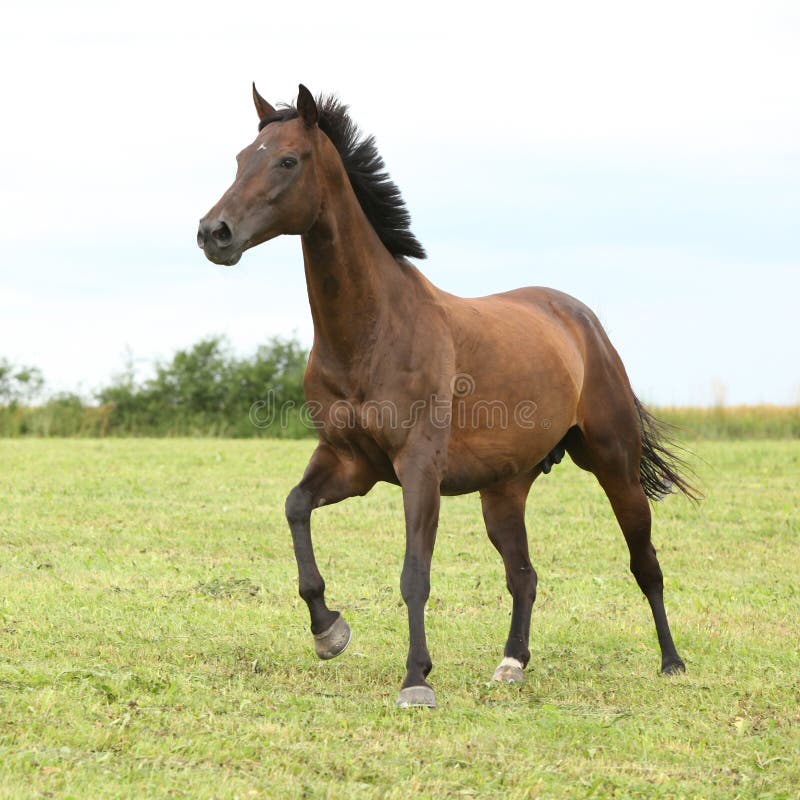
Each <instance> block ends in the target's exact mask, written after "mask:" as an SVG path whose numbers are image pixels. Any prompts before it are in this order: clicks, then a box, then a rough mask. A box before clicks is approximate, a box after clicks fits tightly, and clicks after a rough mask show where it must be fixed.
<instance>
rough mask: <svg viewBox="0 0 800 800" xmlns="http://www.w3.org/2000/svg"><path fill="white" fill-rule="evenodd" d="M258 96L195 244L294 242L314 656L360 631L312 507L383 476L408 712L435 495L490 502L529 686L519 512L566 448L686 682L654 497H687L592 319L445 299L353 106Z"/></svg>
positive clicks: (424, 654)
mask: <svg viewBox="0 0 800 800" xmlns="http://www.w3.org/2000/svg"><path fill="white" fill-rule="evenodd" d="M253 97H254V100H255V106H256V111H257V113H258V118H259V120H260V125H259V133H258V136H257V137H256V139H255V140H254V141H253V143H252V144H250V145H249V146H247V147H246V148H245V149H244V150H242V152H241V153H239V155H238V156H237V162H238V169H237V173H236V179H235V181H234V183H233V185H232V186H231V187H230V188H229V189H228V190H227V191H226V192H225V194H224V195H223V196H222V198H221V199H220V200H219V202H218V203H217V204H216V205H215V206H214V207H213V208H212V209H211V211H209V212H208V214H207V215H206V216H205V217H204V218H203V219H202V220H201V222H200V228H199V230H198V234H197V240H198V244H199V246H200V247H201V248H202V249H203V250H204V252H205V254H206V256H207V257H208V258H209V259H210V260H211V261H213V262H214V263H215V264H227V265H233V264H236V263H237V262H238V261H239V258H240V257H241V255H242V253H243V252H244V251H245V250H247V249H248V248H250V247H255V246H256V245H258V244H261V243H262V242H265V241H267V240H268V239H272V238H274V237H275V236H278V235H280V234H296V235H299V236H300V237H301V242H302V247H303V261H304V264H305V273H306V282H307V285H308V297H309V302H310V304H311V315H312V318H313V321H314V344H313V348H312V350H311V355H310V357H309V362H308V368H307V371H306V375H305V393H306V398H307V400H308V401H309V404H310V406H311V407H312V409H313V411H312V415H313V418H314V421H315V424H316V427H317V428H318V429H319V443H318V445H317V448H316V450H315V451H314V454H313V455H312V457H311V460H310V462H309V464H308V467H307V469H306V471H305V474H304V476H303V479H302V480H301V481H300V483H299V484H298V485H297V486H295V488H294V489H292V491H291V492H290V494H289V496H288V498H287V500H286V516H287V519H288V522H289V526H290V528H291V532H292V539H293V543H294V552H295V556H296V558H297V567H298V571H299V579H300V580H299V584H300V596H301V597H302V598H303V599H304V600H305V602H306V603H307V604H308V609H309V612H310V615H311V632H312V633H313V635H314V643H315V648H316V651H317V654H318V655H319V657H320V658H333V657H334V656H336V655H338V654H339V653H341V652H342V651H343V650H344V648H345V647H346V646H347V644H348V642H349V640H350V628H349V627H348V625H347V623H346V622H345V621H344V619H343V618H342V616H341V615H340V614H339V613H338V612H336V611H332V610H330V609H329V608H328V607H327V605H326V604H325V596H324V591H325V583H324V581H323V579H322V576H321V575H320V572H319V570H318V568H317V564H316V561H315V559H314V550H313V547H312V542H311V529H310V518H311V512H312V510H313V509H315V508H318V507H319V506H322V505H325V504H330V503H338V502H339V501H340V500H344V499H345V498H347V497H352V496H354V495H363V494H365V493H366V492H368V491H369V490H370V489H371V488H372V486H373V485H374V484H375V483H376V482H377V481H388V482H390V483H394V484H399V485H400V486H401V487H402V492H403V505H404V509H405V525H406V553H405V561H404V564H403V571H402V577H401V582H400V586H401V591H402V595H403V599H404V601H405V603H406V605H407V608H408V624H409V638H410V642H409V650H408V659H407V661H406V677H405V680H404V681H403V684H402V689H401V691H400V696H399V699H398V705H401V706H408V705H425V706H434V705H435V698H434V694H433V690H432V689H431V687H430V685H429V684H428V683H427V681H426V678H427V676H428V673H429V672H430V670H431V667H432V664H431V658H430V655H429V653H428V647H427V644H426V639H425V621H424V614H425V603H426V601H427V599H428V595H429V591H430V566H431V557H432V554H433V545H434V540H435V538H436V528H437V523H438V517H439V500H440V496H441V495H442V494H448V495H450V494H452V495H455V494H463V493H466V492H474V491H479V492H480V495H481V501H482V504H483V516H484V520H485V522H486V530H487V532H488V534H489V538H490V540H491V542H492V544H493V545H494V546H495V547H496V548H497V550H498V551H499V552H500V555H501V556H502V558H503V562H504V564H505V571H506V583H507V586H508V590H509V592H510V594H511V597H512V601H513V610H512V616H511V629H510V632H509V635H508V640H507V642H506V646H505V653H504V658H503V660H502V662H501V663H500V665H499V666H498V668H497V669H496V670H495V673H494V678H495V679H496V680H499V681H508V682H511V681H519V680H522V679H523V669H524V667H525V666H526V665H527V663H528V660H529V658H530V651H529V650H528V638H529V632H530V621H531V610H532V606H533V602H534V599H535V597H536V580H537V578H536V572H535V570H534V569H533V567H532V566H531V562H530V560H529V557H528V541H527V535H526V532H525V501H526V498H527V496H528V492H529V490H530V488H531V484H532V483H533V481H534V480H536V478H537V477H538V476H539V475H540V474H541V473H542V472H545V473H547V472H549V471H550V468H551V467H552V465H553V464H555V463H558V462H559V461H560V460H561V458H562V457H563V455H564V453H565V452H568V453H569V454H570V456H571V458H572V460H573V461H574V462H575V463H576V464H577V465H578V466H579V467H581V468H583V469H585V470H589V471H591V472H593V473H594V474H595V476H596V477H597V480H598V481H599V482H600V485H601V486H602V488H603V489H604V491H605V493H606V495H607V496H608V499H609V500H610V502H611V506H612V508H613V510H614V514H615V515H616V517H617V520H618V522H619V525H620V527H621V528H622V532H623V534H624V536H625V540H626V542H627V544H628V548H629V550H630V568H631V571H632V572H633V575H634V576H635V578H636V580H637V582H638V584H639V586H640V587H641V589H642V591H643V592H644V594H645V596H646V597H647V599H648V601H649V603H650V607H651V609H652V612H653V618H654V621H655V626H656V632H657V634H658V641H659V644H660V646H661V670H662V672H664V673H673V672H678V671H683V670H684V669H685V667H684V663H683V661H682V660H681V658H680V656H679V655H678V653H677V651H676V649H675V645H674V643H673V641H672V635H671V634H670V629H669V625H668V623H667V616H666V612H665V610H664V600H663V581H662V574H661V569H660V567H659V564H658V560H657V558H656V551H655V549H654V548H653V545H652V544H651V542H650V507H649V504H648V497H649V498H651V499H659V498H661V497H662V496H663V495H665V494H666V493H668V492H670V491H671V490H672V488H673V487H677V488H678V489H680V490H682V491H683V492H684V493H686V494H688V495H690V496H691V495H692V494H693V489H692V487H691V486H690V485H689V484H688V483H687V482H686V480H685V479H684V478H682V477H681V476H680V475H679V474H678V464H679V462H678V461H677V460H676V459H675V457H674V456H673V455H672V454H671V453H670V452H669V451H668V450H667V447H666V445H665V443H664V440H663V439H662V438H661V436H660V432H659V428H658V426H657V424H656V422H655V420H653V418H652V417H651V416H650V415H649V414H648V413H647V411H646V410H645V409H644V408H643V407H642V405H641V404H640V403H639V401H638V400H637V398H636V397H635V396H634V394H633V391H632V390H631V387H630V384H629V382H628V377H627V375H626V373H625V369H624V367H623V365H622V362H621V360H620V358H619V356H618V354H617V352H616V350H614V348H613V346H612V345H611V343H610V342H609V340H608V337H607V336H606V333H605V331H604V330H603V328H602V326H601V325H600V323H599V321H598V319H597V317H596V316H595V315H594V314H593V313H592V312H591V311H590V310H589V309H588V308H587V307H586V306H585V305H583V304H582V303H580V302H579V301H577V300H575V299H574V298H572V297H569V296H568V295H565V294H562V293H561V292H557V291H554V290H553V289H545V288H541V287H529V288H524V289H517V290H515V291H511V292H505V293H503V294H496V295H491V296H489V297H482V298H477V299H463V298H460V297H455V296H454V295H451V294H448V293H447V292H443V291H442V290H440V289H438V288H436V287H435V286H434V285H433V284H431V283H430V282H429V281H428V280H427V279H426V278H425V277H424V276H423V275H422V274H421V273H420V272H419V271H418V270H417V269H416V268H415V267H414V266H412V264H411V263H409V261H407V260H406V258H407V257H409V256H410V257H414V258H424V257H425V252H424V250H423V249H422V247H421V245H420V244H419V242H418V241H417V240H416V238H415V237H414V236H413V234H412V233H411V231H410V230H409V215H408V212H407V211H406V209H405V206H404V204H403V201H402V198H401V197H400V193H399V191H398V189H397V187H396V186H395V185H394V184H393V183H392V182H391V180H390V179H389V176H388V174H387V173H386V171H385V168H384V164H383V161H382V159H381V158H380V156H379V155H378V153H377V151H376V149H375V143H374V140H373V139H372V138H371V137H370V138H363V137H361V135H360V134H359V132H358V130H357V129H356V127H355V126H354V124H353V123H352V121H351V119H350V118H349V116H348V115H347V108H346V106H343V105H341V104H340V103H339V102H338V101H336V100H335V99H334V98H320V99H319V100H317V101H315V100H314V98H313V97H312V95H311V94H310V93H309V91H308V90H307V89H306V88H305V87H304V86H302V85H301V86H300V91H299V94H298V98H297V105H296V107H292V106H284V107H280V108H278V109H276V108H274V107H273V106H271V105H270V104H269V103H268V102H267V101H266V100H264V99H263V98H262V97H261V96H260V95H259V94H258V92H257V91H256V89H255V86H253Z"/></svg>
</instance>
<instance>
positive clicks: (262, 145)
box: [256, 142, 267, 150]
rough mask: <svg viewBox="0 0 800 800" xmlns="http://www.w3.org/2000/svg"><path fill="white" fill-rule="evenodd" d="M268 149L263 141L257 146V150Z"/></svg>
mask: <svg viewBox="0 0 800 800" xmlns="http://www.w3.org/2000/svg"><path fill="white" fill-rule="evenodd" d="M266 149H267V148H266V147H264V142H261V144H260V145H259V146H258V147H257V148H256V150H266Z"/></svg>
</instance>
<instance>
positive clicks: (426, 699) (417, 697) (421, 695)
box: [397, 686, 436, 708]
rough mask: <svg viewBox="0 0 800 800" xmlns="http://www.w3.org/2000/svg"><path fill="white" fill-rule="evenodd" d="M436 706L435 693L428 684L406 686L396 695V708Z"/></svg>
mask: <svg viewBox="0 0 800 800" xmlns="http://www.w3.org/2000/svg"><path fill="white" fill-rule="evenodd" d="M414 706H421V707H423V708H436V695H434V693H433V689H431V687H430V686H407V687H406V688H405V689H401V690H400V694H399V695H398V697H397V707H398V708H412V707H414Z"/></svg>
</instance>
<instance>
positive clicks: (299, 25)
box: [0, 0, 800, 404]
mask: <svg viewBox="0 0 800 800" xmlns="http://www.w3.org/2000/svg"><path fill="white" fill-rule="evenodd" d="M3 17H4V18H3V25H2V29H1V30H0V82H1V83H2V98H3V102H4V106H5V108H4V112H5V113H4V114H3V117H4V122H3V123H2V127H0V131H1V133H0V137H1V138H0V145H1V146H0V220H2V224H1V225H0V248H1V249H0V253H1V254H2V255H0V357H4V358H7V359H9V360H11V361H13V362H14V363H18V364H32V365H37V366H39V367H40V368H41V369H42V370H43V372H44V374H45V378H46V380H47V382H48V385H49V387H50V388H51V390H53V391H78V392H80V393H82V394H84V395H85V396H87V397H91V395H92V393H93V392H94V391H96V390H97V389H98V388H99V387H100V386H103V385H105V384H107V383H108V381H109V380H111V378H112V376H113V375H114V374H116V373H119V372H121V371H122V370H123V368H124V365H125V363H126V360H127V359H128V358H133V360H134V363H135V364H136V367H137V370H138V372H139V374H140V376H141V377H145V376H146V375H147V374H149V371H150V370H151V369H152V364H153V363H154V362H155V361H156V360H159V359H161V360H164V359H168V358H169V357H170V356H171V355H172V354H173V353H174V352H175V350H176V349H178V348H183V347H188V346H190V345H191V344H193V343H194V342H196V341H197V340H198V339H200V338H201V337H204V336H207V335H215V334H220V335H224V336H227V337H228V339H229V340H230V342H231V343H232V345H233V347H234V348H235V350H236V351H237V352H240V353H241V354H247V353H250V352H252V351H253V350H254V349H255V347H256V346H258V345H259V344H262V343H264V342H265V341H266V340H267V339H268V338H269V337H271V336H274V335H282V336H291V335H294V336H297V337H298V338H299V339H300V340H301V341H302V342H303V343H305V344H306V345H310V344H311V340H312V335H313V331H312V325H311V317H310V313H309V310H308V302H307V297H306V290H305V283H304V275H303V268H302V258H301V253H300V242H299V240H298V239H297V238H296V237H282V238H280V239H278V240H274V241H272V242H268V243H266V244H265V245H262V246H260V247H258V248H255V249H253V250H251V251H249V252H247V253H245V255H244V257H243V258H242V260H241V262H240V263H239V265H238V266H236V267H235V268H225V267H218V266H215V265H213V264H211V263H210V262H209V261H207V260H206V258H205V257H204V256H203V254H202V252H201V251H200V250H199V249H197V247H196V243H195V235H196V230H197V222H198V220H199V218H200V217H201V216H203V214H204V213H205V212H206V211H207V210H208V209H209V208H210V207H211V206H212V205H213V204H214V203H215V202H216V200H217V199H218V198H219V196H220V195H221V194H222V192H223V191H224V190H225V189H226V188H227V187H228V185H229V184H230V182H231V181H232V179H233V176H234V172H235V155H236V153H237V152H238V151H239V150H240V149H241V148H242V147H243V146H244V145H246V144H248V143H249V142H250V141H251V140H252V139H253V138H254V136H255V133H256V126H257V119H256V115H255V111H254V109H253V105H252V100H251V97H250V84H251V81H256V83H257V85H258V88H259V91H260V92H261V94H262V95H263V96H264V97H266V98H267V99H268V100H270V102H273V103H277V102H279V101H291V100H292V99H294V97H295V96H296V92H297V85H298V83H299V82H302V83H304V84H305V85H307V86H308V87H309V88H310V89H311V90H312V92H314V93H315V94H316V93H321V92H331V91H333V92H336V93H337V94H338V95H339V96H340V98H341V99H342V100H343V101H345V102H346V103H348V104H349V106H350V108H351V114H352V116H353V118H354V120H355V121H356V122H357V123H358V124H359V127H360V128H361V129H362V130H363V131H364V132H366V133H372V134H374V135H375V136H376V139H377V142H378V147H379V150H380V152H381V154H382V155H383V157H384V159H385V161H386V164H387V167H388V169H389V171H390V173H391V175H392V178H393V179H394V180H395V181H396V183H397V184H398V185H399V186H400V188H401V190H402V192H403V196H404V197H405V199H406V202H407V204H408V207H409V210H410V212H411V215H412V230H413V231H414V233H415V234H416V235H417V237H418V238H419V239H420V240H421V241H422V243H423V244H424V246H425V248H426V250H427V252H428V259H427V260H426V261H422V262H419V263H418V266H419V267H420V268H421V269H422V270H423V272H425V274H426V275H427V276H428V277H429V278H430V279H431V280H432V281H433V282H434V283H435V284H437V285H438V286H440V287H442V288H443V289H446V290H447V291H450V292H453V293H455V294H461V295H466V296H477V295H484V294H489V293H492V292H495V291H504V290H507V289H511V288H514V287H516V286H523V285H546V286H553V287H555V288H558V289H561V290H563V291H566V292H568V293H570V294H573V295H575V296H577V297H579V298H580V299H581V300H583V301H584V302H586V303H587V304H588V305H590V306H591V307H592V308H593V309H594V310H595V311H596V312H597V313H598V314H599V316H600V318H601V320H602V321H603V323H604V325H605V326H606V328H607V330H608V332H609V335H610V336H611V339H612V341H613V342H614V344H615V345H616V347H617V349H618V350H619V352H620V354H621V355H622V358H623V360H624V362H625V364H626V367H627V370H628V374H629V376H630V378H631V382H632V384H633V386H634V389H635V391H636V392H637V394H639V395H640V396H641V397H642V398H643V399H645V400H647V401H649V402H652V403H658V404H712V403H716V402H720V401H723V400H724V401H725V402H727V403H730V404H738V403H761V402H769V403H780V404H786V403H797V402H800V321H799V320H800V314H798V306H799V305H800V224H798V223H799V222H800V80H798V76H800V4H798V3H797V2H771V1H770V0H759V1H758V2H755V1H754V2H736V1H735V0H733V1H730V0H729V1H728V2H708V1H706V0H694V2H683V1H682V0H677V1H676V2H671V3H668V4H665V3H659V4H655V3H645V2H641V0H636V2H620V0H609V1H608V2H604V3H596V2H572V1H570V0H566V1H565V2H559V3H553V2H547V3H545V2H538V0H534V1H533V2H527V3H519V4H516V3H507V2H495V3H492V4H482V5H481V6H475V7H474V10H473V6H471V5H470V4H464V3H437V4H434V3H430V2H425V3H422V2H405V3H403V4H400V5H398V4H380V3H375V2H369V3H365V2H364V3H362V2H356V3H346V2H342V3H330V2H324V3H318V2H303V3H297V4H284V5H282V6H279V5H278V4H270V3H264V2H259V3H255V2H241V1H240V0H229V2H226V3H223V4H220V3H205V2H194V3H192V4H186V5H184V4H181V3H172V4H168V3H164V2H160V3H155V2H150V0H144V1H143V2H137V3H135V4H113V3H107V2H102V3H101V2H97V3H95V2H80V1H79V0H77V1H76V2H74V3H70V4H64V3H55V2H41V3H36V4H21V3H15V4H11V5H10V6H9V7H8V8H7V9H5V10H4V14H3Z"/></svg>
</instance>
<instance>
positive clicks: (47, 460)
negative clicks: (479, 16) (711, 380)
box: [0, 439, 800, 800]
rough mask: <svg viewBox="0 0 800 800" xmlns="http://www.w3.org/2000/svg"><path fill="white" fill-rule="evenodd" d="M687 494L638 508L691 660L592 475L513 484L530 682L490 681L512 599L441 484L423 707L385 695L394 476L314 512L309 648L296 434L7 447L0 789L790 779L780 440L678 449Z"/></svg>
mask: <svg viewBox="0 0 800 800" xmlns="http://www.w3.org/2000/svg"><path fill="white" fill-rule="evenodd" d="M693 446H694V447H695V449H696V450H697V451H698V454H699V456H700V457H701V459H702V460H700V461H698V470H699V472H700V474H701V476H702V478H703V481H704V484H705V488H706V491H707V499H706V500H705V501H704V502H703V504H702V505H701V506H700V508H699V509H695V508H693V507H692V506H690V505H689V504H688V503H687V502H685V501H684V500H682V499H681V498H670V499H668V500H667V501H665V502H664V503H661V504H659V505H658V506H657V509H656V512H655V527H654V531H655V533H654V539H655V543H656V546H657V547H658V549H659V554H660V558H661V562H662V567H663V569H664V572H665V574H666V576H667V579H666V588H667V606H668V610H669V611H670V615H671V621H672V627H673V632H674V634H675V638H676V642H677V644H678V648H679V650H680V651H681V653H682V655H683V656H684V658H685V659H686V662H687V665H688V669H689V672H688V673H687V675H685V676H680V677H677V678H670V679H666V678H662V677H660V676H659V675H658V674H657V668H658V664H659V658H658V653H657V645H656V641H655V633H654V631H653V628H652V622H651V619H650V616H649V611H648V609H647V605H646V602H645V601H644V599H643V598H642V597H641V595H640V594H639V591H638V589H637V588H636V586H635V583H634V581H633V579H632V577H631V576H630V575H629V573H628V570H627V554H626V550H625V546H624V542H623V540H622V536H621V535H620V533H619V531H618V530H617V528H616V523H615V522H614V520H613V518H612V516H611V512H610V510H609V508H608V504H607V502H606V501H605V498H604V497H603V496H602V494H601V492H600V491H599V489H598V487H597V486H596V484H595V482H594V479H593V478H592V477H591V476H590V475H587V474H585V473H581V472H580V471H579V470H578V469H576V468H575V467H574V466H572V465H571V464H567V463H564V464H562V465H561V466H559V467H558V468H556V470H555V471H554V473H553V474H551V475H550V476H546V477H543V478H542V479H540V480H539V481H538V482H537V484H536V485H535V487H534V490H533V492H532V495H531V499H530V502H529V504H528V528H529V533H530V538H531V544H532V552H533V558H534V564H535V566H536V567H537V569H538V571H539V577H540V583H539V598H538V600H537V603H536V606H535V609H534V626H533V636H532V646H531V649H532V652H533V657H532V660H531V664H530V668H529V678H528V681H527V683H525V684H524V685H522V686H521V687H517V686H500V685H495V684H492V683H491V681H490V680H489V679H490V677H491V674H492V671H493V669H494V667H495V666H496V664H497V662H498V661H499V659H500V657H501V655H502V647H503V643H504V640H505V635H506V632H507V625H508V621H509V607H510V602H509V599H508V596H507V594H506V591H505V585H504V578H503V573H502V566H501V562H500V559H499V556H497V554H496V553H495V552H494V550H493V549H492V548H491V546H490V545H489V543H488V540H487V539H486V536H485V532H484V530H483V528H482V523H481V517H480V506H479V501H478V498H477V496H467V497H463V498H454V499H445V500H444V502H443V509H442V515H441V525H440V533H439V539H438V542H437V549H436V553H435V556H434V569H433V576H432V583H433V589H432V595H431V601H430V604H429V611H428V617H427V618H428V633H429V643H430V648H431V653H432V656H433V660H434V671H433V673H432V675H431V680H432V683H433V685H434V686H435V688H436V691H437V699H438V701H439V708H438V709H437V710H435V711H429V710H426V709H414V710H407V711H399V710H397V709H395V707H394V699H395V696H396V692H397V689H398V686H399V682H400V680H401V679H402V676H403V672H404V669H403V666H404V660H405V653H406V617H405V609H404V607H403V605H402V601H401V598H400V592H399V588H398V584H399V572H400V566H401V563H402V548H403V532H402V528H401V516H402V515H401V500H400V494H399V490H397V489H396V488H393V487H378V488H377V489H376V490H374V491H373V493H372V494H370V495H369V496H368V497H366V498H360V499H355V500H351V501H348V502H346V503H342V504H340V505H338V506H334V507H331V508H325V509H322V510H321V511H319V512H316V513H315V515H314V523H315V543H316V545H317V550H318V560H319V563H320V567H321V569H322V571H323V574H324V575H325V577H326V580H327V582H328V596H329V599H330V601H331V604H332V605H333V606H334V607H337V608H340V609H341V610H342V611H343V612H344V613H345V615H346V617H347V619H348V621H349V622H350V624H351V626H352V628H353V641H352V643H351V645H350V648H349V649H348V651H347V652H346V653H345V654H344V655H343V656H341V657H340V658H339V659H336V660H335V661H332V662H327V663H323V662H319V661H318V660H317V659H316V657H315V656H314V653H313V647H312V643H311V639H310V635H309V633H308V630H307V612H306V609H305V606H304V605H303V603H302V601H301V600H300V599H299V598H298V597H297V592H296V575H295V565H294V560H293V557H292V552H291V544H290V537H289V534H288V530H287V528H286V526H285V522H284V519H283V499H284V497H285V495H286V493H287V491H288V490H289V489H290V488H291V486H292V485H293V483H294V482H296V480H297V479H298V478H299V476H300V474H301V472H302V469H303V467H304V465H305V461H306V459H307V457H308V454H309V452H310V450H311V448H312V443H311V442H308V441H300V442H286V441H257V440H244V441H236V442H234V441H226V440H174V439H173V440H114V439H105V440H37V439H28V440H5V441H0V459H1V462H0V463H2V472H0V476H2V477H0V798H33V797H55V798H64V797H75V798H110V797H131V798H146V797H185V798H196V799H197V800H201V799H202V798H212V797H213V798H234V797H238V798H243V799H246V798H258V797H279V798H294V797H307V798H323V797H333V798H339V797H341V798H362V797H364V798H366V797H386V798H408V797H415V798H416V797H422V798H425V797H437V798H438V797H487V798H488V797H491V798H494V797H504V798H505V797H508V798H525V797H531V798H534V797H535V798H589V797H594V798H606V797H615V798H629V797H630V798H648V800H649V799H650V798H682V797H683V798H701V797H702V798H720V800H722V799H723V798H724V800H733V799H734V798H797V797H798V795H800V778H799V777H798V776H800V760H799V757H798V753H800V657H799V656H798V644H797V641H798V620H799V619H800V587H799V586H798V578H797V574H798V565H800V511H798V485H799V484H800V447H799V446H798V444H797V443H796V442H781V441H774V442H761V441H754V442H747V443H745V442H727V443H714V444H709V443H697V444H696V445H693Z"/></svg>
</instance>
